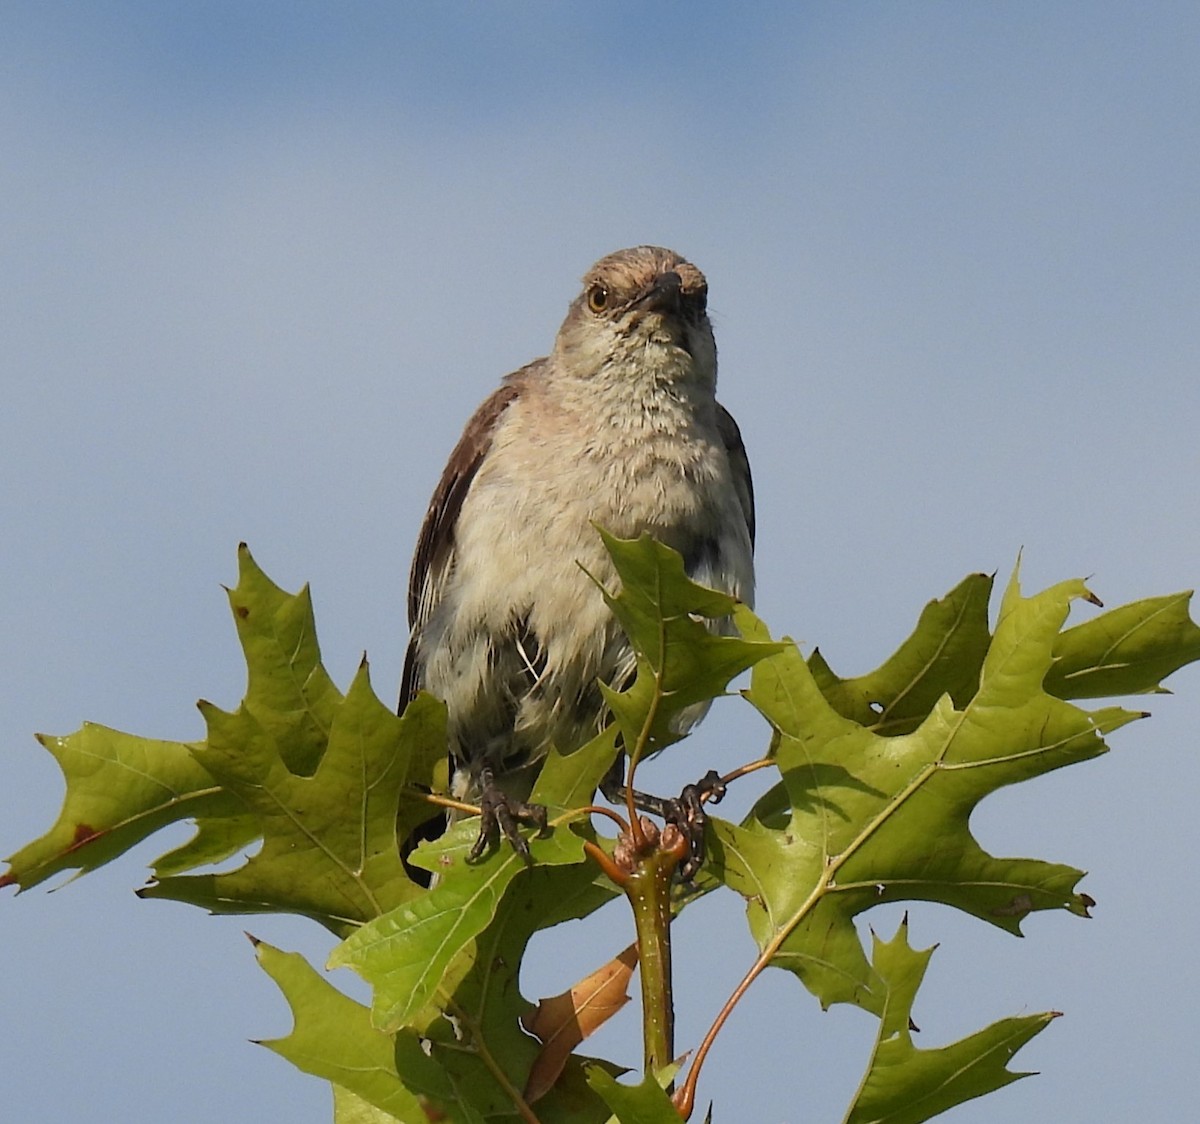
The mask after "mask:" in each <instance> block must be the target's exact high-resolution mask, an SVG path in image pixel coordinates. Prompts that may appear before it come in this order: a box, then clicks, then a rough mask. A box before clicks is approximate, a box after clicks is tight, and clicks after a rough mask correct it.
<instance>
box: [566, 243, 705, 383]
mask: <svg viewBox="0 0 1200 1124" xmlns="http://www.w3.org/2000/svg"><path fill="white" fill-rule="evenodd" d="M707 302H708V282H707V281H705V279H704V274H703V273H701V272H700V270H698V269H697V268H696V267H695V266H694V265H692V263H691V262H689V261H687V260H686V259H685V258H682V257H680V256H679V254H677V253H675V252H674V251H673V250H667V249H663V248H662V247H661V246H635V247H633V248H632V249H629V250H618V251H617V252H616V253H615V254H609V255H608V256H607V257H604V258H601V259H600V260H599V261H598V262H597V263H596V264H595V265H594V266H592V268H591V269H590V270H588V272H587V274H586V275H585V276H584V278H583V291H582V292H581V293H580V294H579V296H577V297H576V298H575V300H574V301H572V302H571V307H570V309H569V310H568V311H567V318H566V319H565V320H564V321H563V325H562V327H561V328H560V329H559V332H558V339H557V340H556V341H555V345H554V347H555V353H556V354H557V355H558V356H559V357H560V358H562V359H563V360H565V361H566V366H567V369H570V370H573V371H577V372H579V373H580V374H581V375H583V377H586V378H593V377H598V376H606V375H607V376H609V377H617V378H628V377H634V376H638V375H640V376H645V377H650V378H653V379H655V380H656V381H663V382H667V383H692V384H694V385H696V386H698V387H702V388H705V389H708V390H710V391H711V390H712V389H713V388H714V387H715V385H716V374H717V347H716V343H715V342H714V340H713V332H712V325H711V324H710V323H709V319H708V311H707Z"/></svg>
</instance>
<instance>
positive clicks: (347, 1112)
mask: <svg viewBox="0 0 1200 1124" xmlns="http://www.w3.org/2000/svg"><path fill="white" fill-rule="evenodd" d="M399 1119H400V1118H399V1117H398V1116H393V1115H392V1114H391V1113H390V1112H384V1111H383V1109H381V1108H376V1107H375V1106H374V1105H373V1104H371V1103H370V1101H364V1100H363V1099H362V1097H359V1096H356V1095H355V1094H354V1093H352V1092H350V1090H349V1089H343V1088H342V1087H341V1086H340V1085H334V1086H333V1124H392V1122H393V1121H396V1120H399ZM401 1124H403V1122H401Z"/></svg>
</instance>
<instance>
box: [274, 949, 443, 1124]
mask: <svg viewBox="0 0 1200 1124" xmlns="http://www.w3.org/2000/svg"><path fill="white" fill-rule="evenodd" d="M255 955H256V956H257V957H258V962H259V964H261V965H262V967H263V970H264V971H265V972H266V973H267V974H268V975H269V976H270V977H271V978H272V979H273V980H274V981H275V983H276V984H278V986H279V989H280V990H281V991H282V992H283V994H284V997H285V998H286V999H287V1001H288V1005H289V1006H290V1007H291V1009H292V1018H293V1020H294V1022H295V1026H294V1027H293V1029H292V1032H291V1033H290V1034H288V1035H287V1036H285V1037H283V1038H275V1039H271V1040H269V1041H264V1042H262V1043H261V1045H263V1046H266V1047H267V1049H269V1050H273V1051H274V1052H275V1053H277V1054H279V1055H280V1056H281V1057H284V1058H287V1060H288V1061H290V1062H291V1063H292V1064H293V1065H294V1066H296V1067H297V1068H298V1069H301V1070H303V1071H304V1072H305V1073H311V1074H313V1075H314V1076H316V1077H323V1078H325V1079H326V1080H327V1081H330V1082H332V1083H333V1084H334V1085H336V1086H339V1087H341V1088H342V1089H345V1090H348V1091H349V1092H351V1093H353V1094H354V1095H355V1096H356V1097H358V1098H361V1099H362V1100H364V1101H366V1102H367V1103H368V1104H370V1105H372V1106H374V1108H376V1109H378V1110H381V1111H383V1112H386V1113H389V1114H390V1115H391V1116H392V1117H394V1118H395V1119H397V1120H405V1121H407V1120H420V1119H423V1118H424V1109H423V1105H422V1094H427V1095H429V1096H433V1097H436V1098H437V1099H438V1101H440V1102H442V1103H446V1102H450V1101H452V1100H453V1099H454V1090H453V1088H452V1086H451V1085H450V1083H449V1082H448V1081H447V1080H446V1077H445V1075H444V1074H443V1073H442V1072H441V1070H440V1068H439V1067H438V1065H437V1064H436V1063H435V1062H433V1061H431V1060H430V1058H428V1057H427V1056H426V1054H425V1052H424V1051H423V1050H422V1048H421V1043H420V1040H419V1039H418V1038H417V1036H416V1034H414V1033H412V1032H407V1033H405V1034H401V1035H397V1036H393V1035H390V1034H383V1033H381V1032H380V1031H378V1030H376V1029H375V1028H374V1027H372V1026H371V1014H370V1011H368V1009H367V1008H366V1007H364V1006H363V1005H362V1004H360V1003H356V1002H354V1000H353V999H350V998H348V997H347V996H346V995H343V994H342V992H340V991H339V990H338V989H337V988H336V987H334V986H333V985H332V984H331V983H330V982H329V981H328V980H326V979H325V978H324V977H323V976H321V975H320V973H318V972H317V971H316V970H315V969H314V968H313V967H312V965H311V964H309V963H308V961H307V960H305V959H304V957H303V956H301V955H300V954H299V953H295V952H281V951H280V950H279V949H277V948H272V947H271V946H270V945H269V944H265V943H263V942H255ZM368 1119H370V1117H368Z"/></svg>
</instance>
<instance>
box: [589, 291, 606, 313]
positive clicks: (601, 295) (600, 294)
mask: <svg viewBox="0 0 1200 1124" xmlns="http://www.w3.org/2000/svg"><path fill="white" fill-rule="evenodd" d="M587 303H588V308H590V309H591V310H592V311H593V312H603V311H604V310H605V309H606V308H607V307H608V290H607V289H606V288H605V287H604V286H603V285H593V286H592V287H591V288H590V289H588V294H587Z"/></svg>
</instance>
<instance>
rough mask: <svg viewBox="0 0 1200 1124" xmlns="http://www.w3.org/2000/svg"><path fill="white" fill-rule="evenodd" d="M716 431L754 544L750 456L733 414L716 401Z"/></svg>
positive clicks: (752, 483)
mask: <svg viewBox="0 0 1200 1124" xmlns="http://www.w3.org/2000/svg"><path fill="white" fill-rule="evenodd" d="M717 432H718V433H720V434H721V439H722V440H723V441H724V442H725V452H726V453H728V454H729V463H730V465H731V466H732V467H733V485H734V487H735V488H736V489H737V494H738V500H740V501H741V505H742V514H743V515H744V516H745V517H746V529H747V530H748V531H749V532H750V545H751V546H753V545H754V481H753V479H752V478H751V476H750V458H749V457H747V456H746V446H745V445H744V444H743V443H742V431H741V430H740V429H738V424H737V422H735V421H734V420H733V415H732V414H731V413H730V412H729V411H728V410H727V409H725V407H724V406H722V405H721V404H720V403H719V402H718V403H717Z"/></svg>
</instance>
